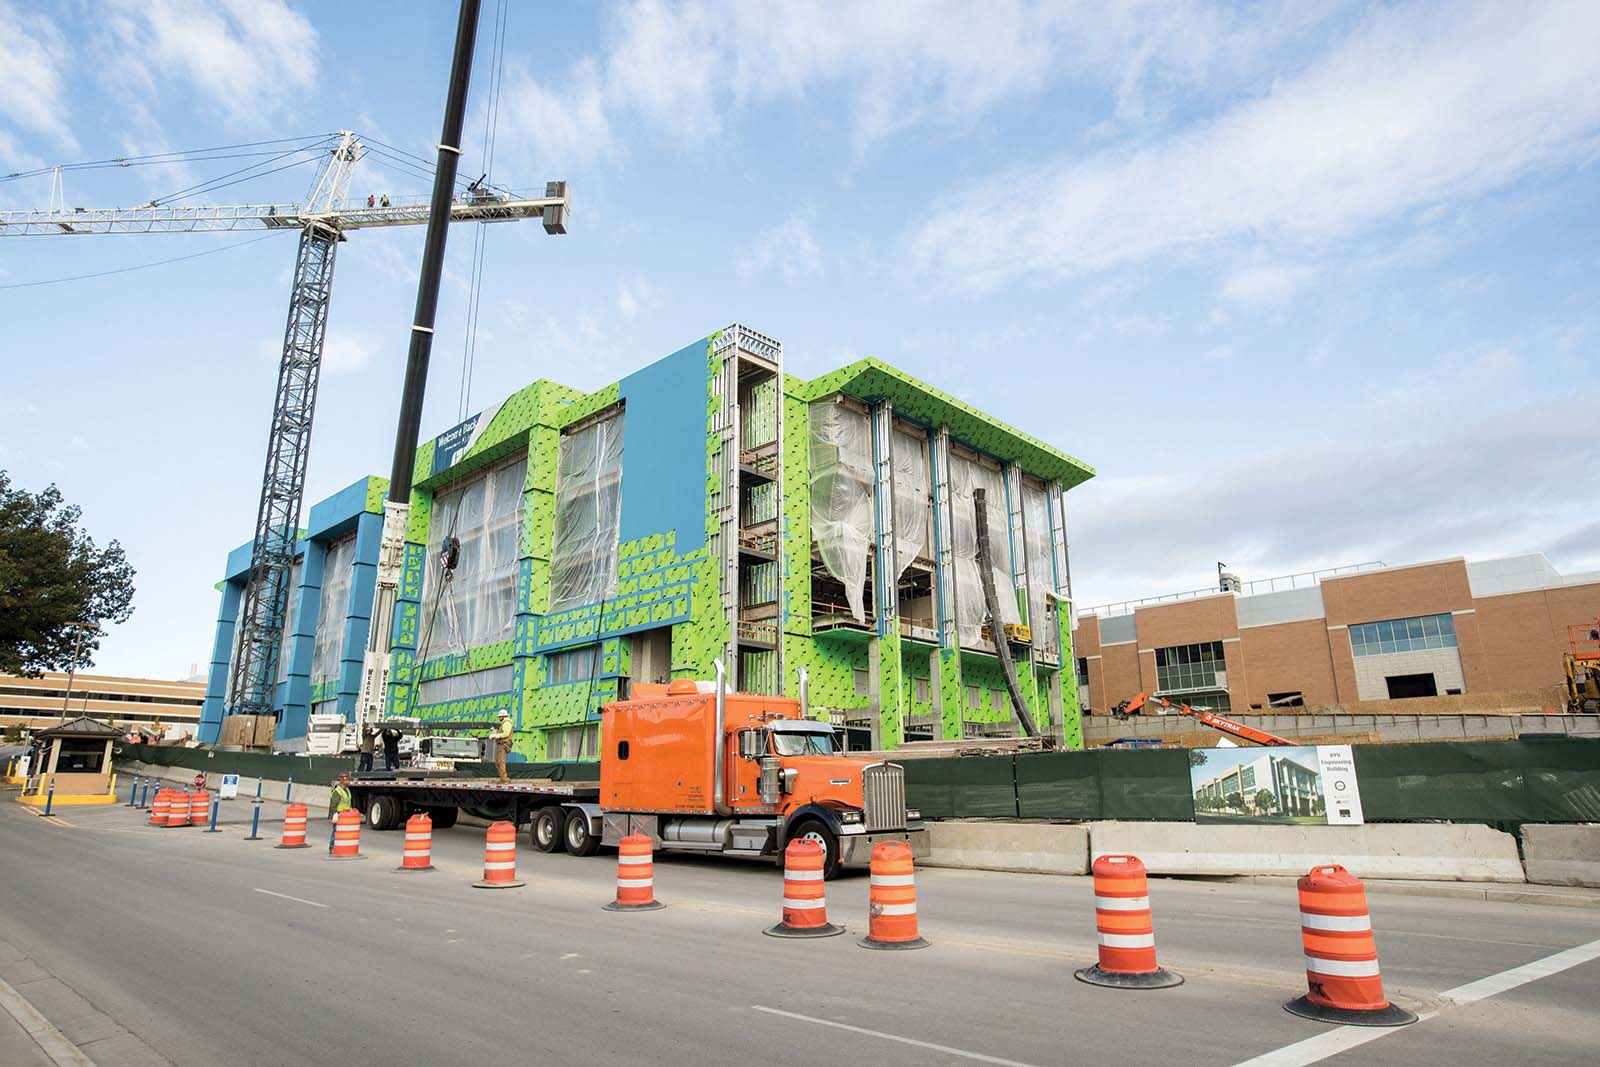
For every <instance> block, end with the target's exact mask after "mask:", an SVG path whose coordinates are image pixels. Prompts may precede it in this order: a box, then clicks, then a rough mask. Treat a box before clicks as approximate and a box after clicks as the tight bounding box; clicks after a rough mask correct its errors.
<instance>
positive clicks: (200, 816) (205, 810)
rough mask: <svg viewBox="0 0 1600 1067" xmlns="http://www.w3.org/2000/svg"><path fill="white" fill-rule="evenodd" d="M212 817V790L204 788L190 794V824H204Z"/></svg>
mask: <svg viewBox="0 0 1600 1067" xmlns="http://www.w3.org/2000/svg"><path fill="white" fill-rule="evenodd" d="M209 818H211V792H210V790H207V789H202V790H200V791H199V792H197V793H191V794H190V795H189V825H190V826H204V825H205V824H206V820H207V819H209Z"/></svg>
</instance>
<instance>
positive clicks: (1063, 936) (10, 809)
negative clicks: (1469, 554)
mask: <svg viewBox="0 0 1600 1067" xmlns="http://www.w3.org/2000/svg"><path fill="white" fill-rule="evenodd" d="M268 810H269V811H270V812H271V813H272V817H271V819H270V820H264V822H263V828H264V832H267V833H269V834H270V835H271V837H272V840H271V841H262V842H256V843H250V842H246V841H244V840H243V839H242V838H243V828H242V826H241V825H239V824H238V822H237V820H241V819H242V820H245V821H247V820H248V805H247V804H246V803H236V804H232V805H230V806H229V811H228V815H229V818H230V820H234V822H233V823H232V824H231V825H228V826H226V827H225V829H224V832H222V833H217V834H206V833H204V832H203V831H201V830H200V829H199V828H190V829H174V830H160V829H153V828H147V827H145V826H144V825H143V815H142V813H139V812H136V811H133V810H130V809H128V808H126V807H122V806H118V807H112V808H77V809H61V815H62V817H61V818H58V819H51V820H44V819H40V818H38V817H37V816H36V815H34V814H33V812H31V811H29V810H26V809H24V808H22V806H21V805H17V804H14V803H4V804H0V937H3V938H4V939H6V940H8V941H10V942H11V943H12V944H13V945H16V946H18V947H19V948H21V949H22V950H23V951H25V952H26V953H27V954H28V955H29V956H31V957H32V958H33V959H35V960H37V961H38V962H39V963H40V964H41V965H42V966H43V967H45V968H47V969H48V970H49V971H50V972H52V973H53V974H54V975H56V976H57V977H58V978H60V979H61V980H62V981H63V982H65V983H66V984H67V985H69V986H71V987H72V988H74V989H76V990H77V991H78V992H79V993H81V994H82V996H83V997H85V998H87V999H88V1000H89V1001H90V1002H91V1003H93V1004H94V1006H95V1007H97V1008H99V1009H100V1010H101V1011H104V1012H105V1013H107V1014H109V1015H110V1016H112V1017H113V1018H114V1019H116V1020H117V1021H118V1022H120V1023H121V1024H122V1025H123V1026H125V1027H127V1028H128V1029H129V1030H131V1031H132V1032H133V1033H135V1034H137V1035H139V1036H140V1037H141V1038H143V1039H144V1041H145V1042H147V1043H148V1044H149V1045H150V1046H151V1047H153V1048H154V1049H156V1050H157V1051H158V1052H160V1053H161V1054H162V1055H164V1056H166V1057H167V1058H169V1059H170V1060H172V1061H173V1062H175V1063H180V1064H216V1063H228V1064H299V1063H306V1064H322V1063H339V1062H348V1063H359V1064H371V1063H395V1064H409V1063H429V1064H446V1063H455V1062H464V1061H467V1060H475V1061H479V1062H513V1061H514V1062H522V1063H555V1062H587V1063H608V1064H610V1063H618V1064H622V1063H672V1064H740V1065H747V1064H751V1063H761V1064H785V1065H787V1064H792V1065H795V1067H815V1065H816V1064H819V1063H861V1062H867V1063H874V1064H927V1063H972V1062H980V1063H999V1064H1006V1063H1016V1064H1033V1065H1044V1064H1064V1063H1068V1062H1072V1063H1095V1062H1097V1061H1106V1062H1116V1063H1120V1064H1129V1063H1132V1064H1145V1063H1148V1064H1167V1065H1171V1064H1180V1063H1181V1064H1191V1063H1194V1064H1230V1063H1239V1062H1242V1061H1247V1060H1250V1059H1252V1058H1254V1057H1258V1056H1263V1055H1265V1054H1269V1053H1274V1052H1275V1051H1276V1050H1284V1049H1287V1050H1288V1051H1287V1052H1283V1053H1280V1054H1279V1055H1278V1057H1277V1058H1276V1059H1275V1060H1272V1061H1270V1062H1276V1063H1308V1062H1316V1061H1317V1060H1318V1059H1320V1058H1322V1057H1323V1056H1325V1055H1328V1054H1335V1061H1336V1062H1339V1063H1350V1064H1362V1063H1371V1064H1378V1063H1392V1062H1404V1063H1408V1064H1439V1065H1450V1067H1459V1065H1461V1064H1467V1063H1489V1062H1516V1063H1519V1064H1576V1063H1593V1062H1594V1061H1595V1049H1596V1048H1600V1014H1597V1013H1596V1011H1595V997H1596V990H1597V989H1600V960H1597V959H1596V957H1597V956H1600V909H1595V910H1591V909H1583V908H1556V907H1538V906H1529V905H1509V904H1494V903H1487V902H1477V901H1460V900H1445V899H1438V898H1429V897H1412V896H1388V895H1381V894H1374V895H1373V896H1372V898H1371V902H1372V912H1373V922H1374V926H1375V928H1376V930H1377V939H1378V947H1379V952H1380V954H1381V957H1382V964H1383V973H1384V978H1385V982H1386V985H1387V988H1388V991H1389V993H1390V995H1391V997H1392V998H1393V999H1395V1000H1396V1001H1398V1002H1400V1003H1402V1004H1405V1005H1406V1006H1408V1007H1412V1008H1413V1009H1415V1010H1417V1011H1421V1012H1425V1013H1428V1012H1433V1013H1437V1014H1434V1015H1431V1016H1429V1017H1426V1018H1425V1019H1424V1020H1423V1021H1422V1022H1420V1023H1418V1024H1416V1025H1414V1026H1411V1027H1408V1028H1406V1029H1404V1030H1399V1031H1374V1030H1356V1029H1352V1028H1335V1027H1329V1026H1325V1025H1320V1024H1316V1023H1312V1022H1308V1021H1305V1020H1302V1019H1298V1018H1295V1017H1294V1016H1291V1015H1289V1014H1288V1013H1286V1012H1284V1011H1283V1009H1282V1005H1283V1003H1284V1002H1285V1001H1286V1000H1288V999H1290V998H1292V997H1294V996H1297V995H1299V994H1300V993H1302V992H1304V989H1305V985H1304V982H1305V975H1304V971H1303V969H1301V954H1300V945H1299V926H1298V921H1297V912H1296V905H1295V894H1294V890H1293V889H1292V888H1290V887H1278V886H1263V885H1234V884H1210V883H1200V882H1187V881H1172V880H1158V881H1154V882H1152V887H1151V896H1152V901H1153V906H1154V908H1155V921H1156V936H1157V943H1158V946H1159V951H1160V955H1161V962H1162V963H1163V965H1165V966H1167V967H1169V968H1171V969H1173V970H1176V971H1178V972H1179V973H1181V974H1183V975H1184V976H1185V978H1186V979H1187V982H1186V983H1185V984H1184V985H1183V986H1181V987H1179V988H1177V989H1171V990H1164V991H1159V992H1124V991H1115V990H1108V989H1101V988H1095V987H1091V986H1087V985H1083V984H1081V983H1079V982H1076V981H1074V980H1073V977H1072V972H1073V970H1074V969H1075V968H1077V967H1080V966H1083V965H1085V964H1087V963H1090V962H1093V960H1094V952H1095V949H1094V944H1095V934H1094V912H1093V902H1092V891H1091V886H1090V882H1089V880H1088V879H1084V878H1058V877H1048V876H1033V875H1006V874H993V873H986V872H972V871H952V870H934V869H927V870H924V871H921V872H919V874H918V878H917V887H918V899H919V907H920V912H921V928H922V933H923V935H924V936H925V937H927V938H928V939H929V940H930V941H931V942H932V943H933V944H932V947H930V948H927V949H924V950H921V951H915V952H873V951H869V950H866V949H863V948H860V947H858V946H857V944H856V939H857V937H859V936H860V935H861V934H863V933H864V932H865V925H866V905H867V880H866V878H865V877H864V876H862V875H847V876H846V877H845V878H843V879H842V880H840V881H837V882H832V883H829V886H828V906H829V914H830V918H832V919H833V920H834V921H835V922H842V923H844V924H846V925H848V926H849V927H850V933H849V935H847V936H844V937H835V938H829V939H825V940H817V941H780V940H777V939H774V938H769V937H764V936H762V933H761V930H762V928H763V927H764V926H767V925H770V924H771V923H773V922H775V921H776V919H777V912H778V902H779V897H780V893H781V879H780V876H779V874H778V872H777V871H776V870H774V869H773V868H771V867H770V866H767V865H764V864H756V863H751V862H748V861H737V860H728V859H721V858H714V857H708V858H699V857H658V859H657V863H656V868H655V871H656V895H657V897H658V898H659V899H661V900H663V901H665V902H666V903H667V905H668V907H667V908H666V909H665V910H663V911H659V912H651V913H635V914H616V913H611V912H606V911H603V910H601V907H600V905H601V904H603V903H605V902H606V901H607V900H609V899H611V894H612V883H613V880H614V878H615V870H616V869H615V864H614V860H613V859H612V857H611V855H610V854H608V853H602V854H601V855H600V856H596V857H593V858H589V859H577V858H574V857H569V856H564V855H560V856H543V855H539V854H537V853H534V852H532V851H530V850H528V849H527V848H526V847H523V848H522V849H521V850H520V851H519V852H518V863H519V870H518V873H519V875H520V876H521V877H523V878H524V879H525V880H526V882H527V886H526V887H525V888H522V889H515V890H503V891H488V890H479V889H474V888H471V883H472V882H473V881H475V880H476V879H477V878H478V877H479V875H480V865H481V862H482V843H483V830H482V829H481V828H472V827H467V826H461V827H457V828H455V829H453V830H450V831H441V832H438V833H436V834H435V835H434V863H435V864H436V865H437V866H438V868H439V869H438V870H437V871H436V872H433V873H426V874H398V873H395V871H394V868H395V867H396V866H397V865H398V863H399V856H400V848H401V835H399V834H394V833H388V834H374V833H371V832H366V833H364V834H363V839H362V845H363V849H364V851H366V852H367V853H368V855H369V856H370V858H369V859H367V860H364V861H353V862H339V861H332V860H329V859H327V858H326V840H327V837H326V835H327V824H326V822H324V821H321V820H316V821H314V822H313V824H312V832H311V839H312V840H313V842H314V843H315V847H313V848H310V849H305V850H302V851H279V850H276V849H274V848H272V847H271V846H272V843H273V842H274V841H275V840H276V836H277V832H278V825H277V822H276V820H277V815H278V809H277V808H275V807H269V809H268ZM525 840H526V839H525V838H524V839H523V841H524V844H525ZM1579 946H1583V948H1582V949H1581V950H1580V951H1579V952H1578V953H1576V954H1575V956H1570V955H1569V956H1568V957H1557V959H1556V960H1555V962H1554V963H1553V964H1550V965H1548V967H1547V968H1546V969H1556V968H1557V967H1559V965H1560V964H1562V963H1570V962H1571V961H1572V959H1573V958H1577V959H1579V960H1580V962H1577V963H1576V965H1573V966H1569V967H1566V968H1565V969H1559V970H1557V971H1556V973H1552V974H1549V975H1548V976H1544V977H1538V978H1536V979H1535V980H1529V981H1525V982H1524V983H1523V984H1518V985H1516V986H1515V987H1514V988H1509V989H1506V990H1505V991H1503V992H1501V991H1497V987H1498V985H1504V984H1511V983H1513V982H1515V981H1516V980H1518V979H1519V978H1522V979H1526V978H1527V977H1528V974H1527V973H1526V972H1524V971H1518V970H1516V969H1518V968H1524V967H1525V966H1526V965H1530V964H1535V963H1537V961H1542V960H1548V959H1549V958H1551V957H1553V956H1557V954H1558V953H1561V952H1563V950H1570V949H1573V948H1575V947H1579ZM1508 971H1510V972H1512V973H1511V975H1510V976H1509V977H1508V978H1506V979H1505V980H1504V981H1502V982H1499V983H1491V984H1488V985H1478V986H1471V987H1469V988H1467V989H1465V990H1463V988H1462V987H1467V986H1469V983H1474V982H1478V981H1479V980H1481V979H1485V978H1489V977H1490V976H1495V975H1502V974H1504V973H1505V972H1508ZM1450 991H1455V993H1454V995H1453V997H1449V998H1447V997H1445V996H1444V994H1446V993H1447V992H1450ZM1486 992H1492V993H1493V994H1494V995H1489V996H1487V997H1486V998H1485V999H1477V998H1478V997H1479V995H1481V994H1484V993H1486ZM1456 1001H1473V1002H1471V1003H1456ZM1373 1035H1381V1036H1377V1037H1376V1039H1375V1040H1370V1042H1369V1043H1366V1044H1362V1045H1358V1046H1355V1047H1345V1046H1347V1045H1348V1044H1349V1043H1350V1042H1352V1041H1353V1040H1355V1039H1358V1038H1370V1037H1372V1036H1373ZM1308 1039H1310V1040H1311V1044H1310V1045H1309V1046H1305V1045H1302V1044H1301V1043H1302V1042H1306V1041H1307V1040H1308Z"/></svg>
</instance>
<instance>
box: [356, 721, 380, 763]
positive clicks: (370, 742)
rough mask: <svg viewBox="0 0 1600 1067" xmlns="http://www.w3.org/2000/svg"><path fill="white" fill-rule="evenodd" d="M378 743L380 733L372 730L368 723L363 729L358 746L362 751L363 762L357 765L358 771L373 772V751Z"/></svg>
mask: <svg viewBox="0 0 1600 1067" xmlns="http://www.w3.org/2000/svg"><path fill="white" fill-rule="evenodd" d="M377 743H378V731H377V730H375V729H373V728H372V724H371V723H368V724H367V725H365V726H363V727H361V740H360V742H358V744H357V747H358V748H360V750H361V762H360V763H359V764H357V765H356V770H358V771H370V770H372V750H373V748H374V747H376V746H377Z"/></svg>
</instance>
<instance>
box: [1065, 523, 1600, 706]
mask: <svg viewBox="0 0 1600 1067" xmlns="http://www.w3.org/2000/svg"><path fill="white" fill-rule="evenodd" d="M1221 584H1222V586H1225V587H1226V591H1222V590H1219V589H1211V590H1201V591H1196V592H1191V593H1179V594H1173V595H1171V596H1165V597H1153V598H1150V599H1148V600H1142V601H1130V602H1126V603H1122V604H1112V605H1105V606H1102V607H1097V608H1090V609H1086V610H1085V611H1084V612H1083V613H1082V614H1081V615H1080V616H1079V618H1078V620H1077V625H1076V628H1075V630H1074V636H1073V647H1074V648H1075V649H1076V656H1077V675H1078V691H1079V701H1080V704H1081V706H1082V707H1084V708H1086V709H1094V710H1097V711H1101V712H1103V711H1105V710H1106V709H1108V708H1110V707H1112V706H1114V705H1115V704H1116V703H1117V702H1118V701H1120V700H1125V699H1127V698H1129V697H1131V696H1132V695H1133V694H1135V693H1138V692H1141V691H1143V692H1149V693H1152V694H1154V695H1156V696H1164V697H1166V698H1168V699H1169V700H1172V701H1181V702H1183V703H1187V704H1192V705H1205V706H1209V707H1212V708H1214V709H1216V710H1219V711H1230V710H1231V711H1233V712H1235V713H1246V712H1250V711H1258V710H1259V711H1268V710H1281V709H1288V708H1296V707H1314V706H1322V705H1329V704H1350V703H1354V702H1356V701H1374V700H1399V699H1406V698H1412V697H1431V696H1446V695H1451V694H1459V693H1493V692H1510V691H1522V690H1533V689H1543V688H1548V687H1552V686H1560V685H1562V684H1563V680H1564V673H1563V666H1562V656H1563V654H1564V653H1566V652H1568V650H1569V644H1568V642H1569V634H1568V628H1569V627H1573V626H1581V627H1583V628H1584V629H1585V630H1587V628H1588V627H1589V626H1591V625H1593V623H1594V621H1595V620H1596V619H1597V618H1600V573H1588V574H1578V575H1562V574H1560V573H1559V572H1558V571H1557V570H1556V569H1555V568H1554V567H1553V566H1551V564H1550V561H1549V560H1547V559H1545V557H1544V556H1542V555H1538V554H1533V555H1524V556H1511V557H1507V558H1504V559H1492V560H1484V561H1480V562H1472V563H1469V562H1467V561H1465V560H1463V559H1459V558H1457V559H1447V560H1440V561H1437V562H1432V563H1417V564H1411V565H1409V566H1399V567H1390V566H1385V565H1383V564H1379V563H1373V564H1360V565H1357V566H1354V567H1346V568H1338V569H1335V570H1331V571H1319V572H1310V573H1306V574H1300V575H1290V576H1288V577H1285V578H1275V579H1267V580H1262V581H1257V582H1250V583H1241V582H1239V581H1238V580H1237V579H1234V578H1233V576H1232V575H1224V577H1223V582H1222V583H1221Z"/></svg>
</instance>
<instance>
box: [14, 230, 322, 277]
mask: <svg viewBox="0 0 1600 1067" xmlns="http://www.w3.org/2000/svg"><path fill="white" fill-rule="evenodd" d="M287 232H293V231H287V230H281V231H274V232H272V233H265V234H262V235H261V236H260V237H252V238H250V239H249V240H247V241H235V242H234V243H233V244H230V245H221V246H219V247H217V248H208V249H206V250H205V251H204V252H191V253H189V254H188V255H186V256H173V257H172V258H171V259H158V260H155V261H154V262H151V263H139V264H135V265H134V266H132V267H118V268H116V269H115V270H99V271H95V272H94V273H93V274H70V275H68V276H67V277H65V278H44V279H42V280H40V281H36V282H8V283H6V284H4V285H0V289H31V288H33V287H34V286H38V285H59V284H61V283H62V282H81V281H86V280H88V279H90V278H108V277H110V276H111V275H113V274H127V273H129V272H131V271H136V270H149V269H150V268H151V267H164V266H166V265H167V264H168V263H182V262H183V261H184V260H186V259H199V258H200V257H201V256H214V255H216V254H217V253H218V252H227V251H229V250H231V249H235V248H243V247H244V246H245V245H253V244H255V243H256V242H257V241H265V240H267V239H269V238H272V237H276V236H278V234H279V233H287Z"/></svg>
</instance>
